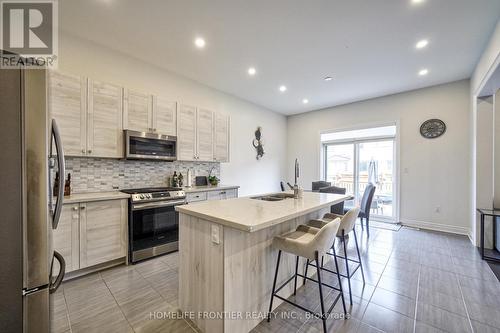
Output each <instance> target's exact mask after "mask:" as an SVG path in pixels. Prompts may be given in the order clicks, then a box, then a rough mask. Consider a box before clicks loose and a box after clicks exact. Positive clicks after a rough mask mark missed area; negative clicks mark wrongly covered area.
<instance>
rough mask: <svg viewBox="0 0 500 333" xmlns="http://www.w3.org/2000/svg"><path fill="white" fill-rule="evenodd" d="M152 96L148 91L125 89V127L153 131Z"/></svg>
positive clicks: (140, 130)
mask: <svg viewBox="0 0 500 333" xmlns="http://www.w3.org/2000/svg"><path fill="white" fill-rule="evenodd" d="M152 106H153V105H152V97H151V95H148V94H146V93H142V92H138V91H134V90H130V89H125V92H124V96H123V128H124V129H129V130H134V131H139V132H147V133H151V132H153V125H152V123H153V111H152Z"/></svg>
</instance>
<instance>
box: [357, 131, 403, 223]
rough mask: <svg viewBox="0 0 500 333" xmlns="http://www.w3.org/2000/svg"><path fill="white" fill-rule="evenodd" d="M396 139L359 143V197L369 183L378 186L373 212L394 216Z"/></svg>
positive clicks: (379, 214)
mask: <svg viewBox="0 0 500 333" xmlns="http://www.w3.org/2000/svg"><path fill="white" fill-rule="evenodd" d="M393 168H394V141H393V140H385V141H371V142H363V143H359V161H358V170H359V171H358V172H359V176H358V193H359V199H360V200H361V197H362V196H363V193H364V192H365V188H366V185H368V183H372V184H374V185H375V186H376V187H377V188H376V190H375V195H374V197H373V201H372V205H371V214H373V215H378V216H384V217H393V215H394V209H393V198H394V187H393V184H394V179H393V174H394V173H393V171H394V170H393Z"/></svg>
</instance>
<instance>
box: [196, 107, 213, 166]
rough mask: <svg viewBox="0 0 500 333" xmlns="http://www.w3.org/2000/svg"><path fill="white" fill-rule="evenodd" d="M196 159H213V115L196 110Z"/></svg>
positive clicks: (207, 111)
mask: <svg viewBox="0 0 500 333" xmlns="http://www.w3.org/2000/svg"><path fill="white" fill-rule="evenodd" d="M196 138H197V140H196V143H197V145H196V159H197V160H200V161H213V159H214V113H213V111H210V110H206V109H198V110H197V116H196Z"/></svg>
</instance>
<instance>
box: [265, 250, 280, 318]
mask: <svg viewBox="0 0 500 333" xmlns="http://www.w3.org/2000/svg"><path fill="white" fill-rule="evenodd" d="M280 259H281V250H279V252H278V262H277V263H276V273H274V281H273V293H272V294H271V302H270V303H269V313H268V316H267V322H269V321H270V320H271V311H272V310H273V298H274V293H275V291H276V280H277V279H278V269H279V267H280Z"/></svg>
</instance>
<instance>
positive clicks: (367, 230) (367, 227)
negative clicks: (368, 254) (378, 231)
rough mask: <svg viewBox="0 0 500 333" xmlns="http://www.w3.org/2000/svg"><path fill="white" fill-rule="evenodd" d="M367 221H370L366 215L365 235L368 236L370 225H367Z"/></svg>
mask: <svg viewBox="0 0 500 333" xmlns="http://www.w3.org/2000/svg"><path fill="white" fill-rule="evenodd" d="M369 223H370V218H369V217H367V218H366V236H367V237H370V225H369Z"/></svg>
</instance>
